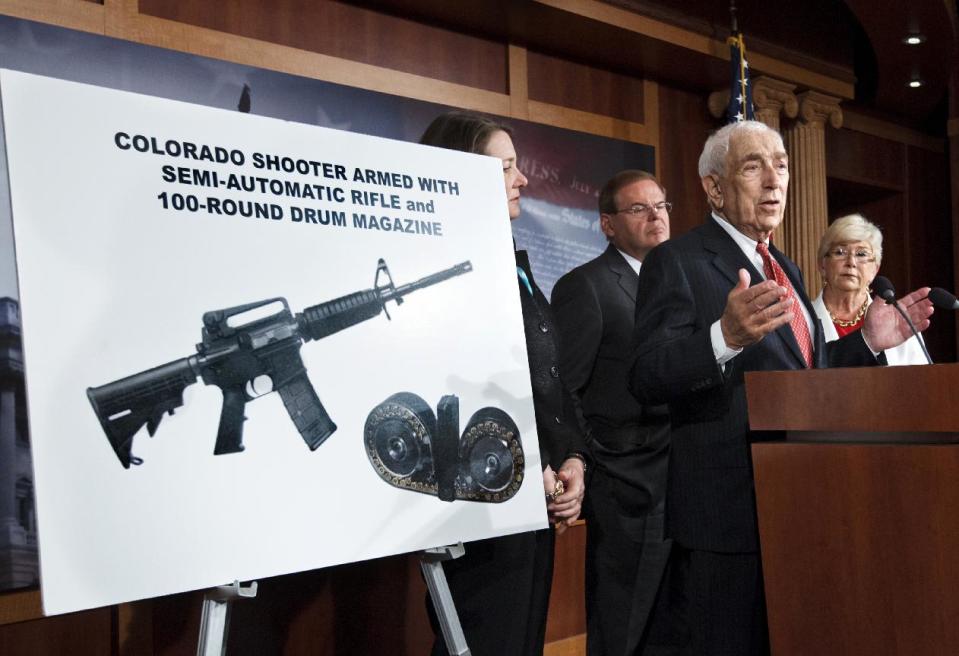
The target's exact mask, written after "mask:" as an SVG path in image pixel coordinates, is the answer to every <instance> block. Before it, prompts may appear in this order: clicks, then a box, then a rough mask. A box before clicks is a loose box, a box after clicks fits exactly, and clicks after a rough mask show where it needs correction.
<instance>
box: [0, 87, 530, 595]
mask: <svg viewBox="0 0 959 656" xmlns="http://www.w3.org/2000/svg"><path fill="white" fill-rule="evenodd" d="M0 85H2V87H0V88H2V103H3V117H4V122H5V126H6V146H7V154H8V168H9V178H10V191H11V205H12V213H13V218H14V228H15V240H16V255H17V266H18V273H19V280H20V292H21V297H20V302H21V309H22V320H23V336H24V337H23V342H24V351H25V362H26V366H27V372H26V379H27V388H28V397H29V418H30V434H31V439H32V447H33V458H34V468H35V477H36V480H35V483H36V500H37V514H38V521H39V546H40V560H41V584H42V595H43V603H44V610H45V612H46V613H48V614H55V613H63V612H69V611H74V610H79V609H84V608H90V607H96V606H103V605H108V604H113V603H119V602H124V601H129V600H133V599H140V598H147V597H153V596H158V595H164V594H169V593H174V592H178V591H183V590H188V589H198V588H203V587H208V586H213V585H220V584H223V583H227V582H229V581H232V580H234V579H240V580H248V579H253V578H259V577H265V576H271V575H276V574H281V573H286V572H293V571H301V570H306V569H313V568H317V567H324V566H329V565H334V564H338V563H344V562H351V561H357V560H363V559H369V558H375V557H380V556H385V555H388V554H394V553H403V552H409V551H415V550H418V549H422V548H426V547H431V546H437V545H442V544H447V543H452V542H456V541H458V540H475V539H481V538H485V537H490V536H494V535H500V534H506V533H512V532H518V531H524V530H530V529H534V528H541V527H543V526H545V508H544V500H543V493H542V486H541V483H540V480H541V477H540V461H539V455H538V448H537V440H536V432H535V422H534V416H533V408H532V395H531V390H530V382H529V373H528V367H527V358H526V346H525V341H524V338H523V328H522V316H521V309H520V303H519V298H518V295H517V279H516V273H515V263H514V261H513V253H512V241H511V235H510V229H509V221H508V217H507V213H506V202H505V200H506V199H505V194H504V189H503V174H502V168H501V165H500V163H499V162H498V161H497V160H494V159H491V158H486V157H479V156H475V155H468V154H465V153H458V152H454V151H447V150H441V149H434V148H427V147H423V146H418V145H415V144H409V143H404V142H397V141H391V140H386V139H380V138H374V137H368V136H361V135H356V134H351V133H347V132H340V131H336V130H329V129H324V128H318V127H313V126H306V125H301V124H296V123H290V122H284V121H279V120H275V119H268V118H263V117H257V116H250V115H246V114H241V113H237V112H229V111H223V110H219V109H212V108H206V107H200V106H195V105H190V104H187V103H181V102H175V101H170V100H163V99H158V98H153V97H149V96H142V95H137V94H132V93H127V92H121V91H114V90H107V89H103V88H99V87H94V86H88V85H83V84H77V83H73V82H65V81H60V80H54V79H50V78H44V77H38V76H32V75H28V74H23V73H16V72H12V71H8V70H4V71H2V72H0ZM117 132H125V133H127V134H129V135H144V136H146V137H147V138H150V137H155V138H156V139H157V141H158V142H159V144H160V145H161V147H162V144H163V143H164V142H165V141H166V140H167V139H174V140H176V141H178V142H181V143H182V142H193V143H195V144H198V145H199V144H206V145H209V146H210V147H213V146H221V147H224V148H227V149H237V150H240V151H241V152H243V153H244V155H245V164H244V165H243V166H240V167H238V166H235V165H233V164H215V163H210V162H205V161H194V160H189V159H184V158H183V157H170V156H168V155H156V154H152V153H149V152H148V153H141V152H136V151H134V150H133V149H130V150H121V149H120V148H118V147H117V146H116V144H115V141H114V138H115V134H116V133H117ZM124 143H125V142H124ZM255 152H259V153H270V154H275V155H279V156H283V157H290V158H293V159H305V160H314V161H320V162H330V163H335V164H342V165H344V166H345V167H346V171H347V177H348V180H346V181H343V180H332V179H324V178H322V177H319V178H318V177H314V176H312V175H308V176H303V175H298V174H287V173H283V172H278V171H264V170H257V169H255V168H254V167H253V166H252V154H253V153H255ZM164 165H173V166H176V167H179V166H183V167H187V168H195V169H203V170H213V171H217V172H218V175H219V177H220V179H221V181H222V180H225V178H226V176H227V175H228V174H229V173H237V174H245V175H254V176H263V177H268V178H274V179H279V180H294V181H298V182H301V183H313V184H320V185H324V186H337V187H340V188H342V189H344V191H345V194H346V197H347V202H345V203H335V202H324V201H315V200H307V199H296V198H286V197H280V196H274V195H272V194H270V193H246V192H236V191H229V190H226V189H224V188H222V187H221V188H218V189H210V188H204V187H198V186H191V185H185V184H180V183H172V184H171V183H167V182H164V180H163V178H162V173H161V167H162V166H164ZM356 168H360V169H367V168H369V169H375V170H377V171H389V172H395V173H400V174H406V175H409V176H412V178H413V179H414V181H415V180H416V179H417V177H418V176H423V177H431V178H439V179H444V180H451V181H455V182H456V183H458V185H459V195H449V194H441V193H427V192H421V191H419V189H418V185H416V184H414V189H402V188H401V189H394V188H390V187H383V186H377V185H371V184H365V183H360V182H354V181H353V172H354V170H355V169H356ZM353 189H357V190H362V191H372V192H382V193H383V194H385V195H386V196H390V195H391V194H396V195H398V196H400V198H401V202H402V203H403V204H404V206H405V203H406V201H408V200H412V201H423V202H427V201H433V203H434V206H435V213H432V214H428V213H418V212H413V211H407V210H406V209H402V210H389V211H384V210H381V209H379V208H371V207H359V206H354V205H353V204H352V203H350V202H349V198H350V191H351V190H353ZM164 192H166V193H167V194H168V198H170V197H171V195H172V194H173V193H180V194H194V195H196V196H197V198H198V199H199V200H200V201H201V202H203V201H204V199H205V198H206V197H208V196H214V197H219V198H233V199H236V200H240V199H242V200H253V201H260V202H268V203H274V204H276V205H280V206H282V208H283V212H284V218H283V219H282V220H279V221H274V220H269V219H256V218H244V217H240V216H217V215H213V214H210V213H208V212H207V211H204V210H200V211H197V212H189V211H176V210H173V209H163V207H162V204H161V201H160V200H159V199H158V195H159V194H161V193H164ZM293 205H297V206H303V207H312V208H319V209H330V210H336V211H342V212H345V213H346V217H347V218H346V226H345V227H335V226H323V225H311V224H305V223H294V222H292V221H291V220H290V212H289V210H290V207H291V206H293ZM353 212H365V213H367V214H375V215H376V216H378V217H379V216H383V215H387V216H391V217H393V216H396V217H401V218H404V219H405V218H412V219H423V220H427V221H438V222H440V223H441V224H442V236H439V237H437V236H426V235H415V234H405V233H399V232H386V231H377V230H369V229H360V228H354V227H352V214H353ZM380 257H382V258H384V259H385V260H386V262H387V264H388V265H389V267H390V270H391V272H392V274H393V278H394V280H395V282H396V284H397V285H402V284H405V283H408V282H412V281H413V280H416V279H418V278H421V277H423V276H426V275H428V274H431V273H434V272H436V271H439V270H441V269H445V268H447V267H450V266H452V265H454V264H456V263H458V262H461V261H464V260H470V261H471V262H472V265H473V271H472V272H471V273H467V274H465V275H462V276H458V277H455V278H452V279H449V280H447V281H445V282H442V283H439V284H437V285H435V286H433V287H429V288H426V289H423V290H420V291H417V292H414V293H413V294H411V295H409V296H407V297H406V299H405V302H404V303H403V304H402V305H401V306H397V305H396V304H395V303H390V304H389V308H388V309H389V312H390V314H391V316H392V321H389V320H387V319H386V317H385V316H384V315H383V314H381V315H380V316H379V317H376V318H373V319H370V320H368V321H366V322H363V323H361V324H358V325H356V326H354V327H352V328H349V329H346V330H344V331H342V332H339V333H336V334H334V335H332V336H330V337H328V338H326V339H323V340H320V341H313V342H307V343H305V344H304V345H303V347H302V349H301V355H302V357H303V361H304V363H305V365H306V368H307V372H308V375H309V378H310V380H311V382H312V383H313V386H314V387H315V389H316V391H317V394H318V395H319V397H320V400H321V401H322V402H323V404H324V406H325V407H326V409H327V411H328V412H329V414H330V416H331V417H332V419H333V420H334V421H335V422H336V423H337V425H338V430H337V431H336V432H335V433H334V434H333V435H332V436H331V437H330V438H329V439H328V440H327V441H326V442H325V443H324V444H323V445H322V446H320V447H319V448H318V449H317V450H316V451H314V452H311V451H310V450H309V449H308V448H307V446H306V445H305V444H304V442H303V440H302V439H301V437H300V436H299V433H298V432H297V431H296V428H295V427H294V425H293V422H292V421H291V420H290V418H289V416H288V415H287V413H286V411H285V409H284V406H283V403H282V401H281V399H280V398H279V395H278V394H275V393H274V394H268V395H266V396H264V397H262V398H259V399H257V400H255V401H252V402H250V403H248V404H247V406H246V411H245V415H246V417H247V421H245V422H244V425H243V429H244V434H243V442H244V445H245V447H246V450H245V451H244V452H242V453H237V454H228V455H221V456H214V455H213V445H214V441H215V437H216V430H217V424H218V420H219V412H220V406H221V402H222V400H221V399H222V397H221V394H220V392H219V390H218V389H216V388H215V387H212V386H206V385H204V384H203V383H202V380H198V381H197V383H196V384H194V385H192V386H190V387H188V388H187V391H186V394H185V397H184V405H183V407H181V408H179V409H178V410H177V411H176V414H175V415H173V416H172V417H171V416H169V415H165V416H164V418H163V420H162V422H161V423H160V426H159V428H158V430H157V432H156V435H155V436H154V437H153V438H152V439H151V438H149V437H147V434H146V430H145V429H143V430H141V431H140V432H139V433H138V434H137V436H136V438H135V439H134V443H133V453H134V455H136V456H138V457H141V458H143V460H144V463H143V465H141V466H139V467H136V466H134V467H131V468H130V469H129V470H126V469H124V468H123V467H122V466H121V465H120V462H119V461H118V459H117V457H116V455H115V454H114V452H113V450H112V449H111V447H110V445H109V443H108V440H107V437H106V435H105V434H104V432H103V430H102V428H101V427H100V425H99V423H98V421H97V419H96V416H95V414H94V412H93V410H92V408H91V406H90V403H89V401H88V400H87V396H86V389H87V388H88V387H91V386H100V385H104V384H106V383H109V382H112V381H115V380H118V379H120V378H124V377H126V376H129V375H131V374H134V373H138V372H141V371H145V370H147V369H150V368H152V367H155V366H157V365H160V364H163V363H166V362H170V361H172V360H177V359H179V358H183V357H186V356H189V355H192V354H194V353H195V344H196V343H197V342H199V341H200V329H201V317H202V315H203V313H204V312H206V311H209V310H214V309H222V308H227V307H231V306H234V305H239V304H243V303H249V302H253V301H258V300H263V299H267V298H271V297H276V296H282V297H285V298H286V299H287V301H288V303H289V305H290V309H291V310H292V311H293V312H299V311H302V310H303V309H305V308H306V307H309V306H312V305H315V304H317V303H320V302H323V301H327V300H330V299H333V298H335V297H338V296H341V295H344V294H348V293H351V292H354V291H359V290H362V289H368V288H370V287H372V284H373V276H374V272H375V268H376V263H377V260H378V258H380ZM401 391H407V392H412V393H414V394H417V395H419V396H421V397H423V398H424V399H425V400H426V402H427V403H428V404H429V405H430V406H431V407H433V408H434V409H435V407H436V403H437V402H438V401H439V399H440V397H441V396H443V395H445V394H455V395H457V396H458V397H459V400H460V429H461V430H462V428H463V427H464V426H465V424H466V422H467V420H468V418H469V417H470V415H472V414H473V413H474V412H475V411H476V410H479V409H480V408H482V407H484V406H494V407H498V408H501V409H502V410H504V411H505V412H507V413H508V414H509V415H510V416H511V417H512V418H513V420H514V421H515V422H516V424H517V426H518V427H519V430H520V434H521V436H522V441H523V446H524V449H525V454H526V472H525V475H526V480H525V482H524V484H523V485H522V487H521V488H520V490H519V492H518V494H517V495H516V496H515V497H514V498H512V499H510V500H509V501H507V502H505V503H502V504H487V503H476V502H466V501H455V502H453V503H446V502H443V501H440V500H439V499H438V498H436V497H433V496H428V495H424V494H419V493H416V492H411V491H406V490H399V489H397V488H394V487H391V486H390V485H388V484H387V483H386V482H384V481H383V480H382V479H380V478H379V476H378V475H377V474H376V472H375V471H374V469H373V467H372V466H371V465H370V462H369V460H368V459H367V456H366V453H365V450H364V445H363V426H364V422H365V420H366V417H367V414H368V413H369V412H370V411H371V410H372V409H373V407H374V406H376V405H377V404H378V403H380V402H382V401H383V400H385V399H386V398H387V397H388V396H390V395H391V394H394V393H396V392H401Z"/></svg>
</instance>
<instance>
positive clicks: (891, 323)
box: [862, 287, 933, 351]
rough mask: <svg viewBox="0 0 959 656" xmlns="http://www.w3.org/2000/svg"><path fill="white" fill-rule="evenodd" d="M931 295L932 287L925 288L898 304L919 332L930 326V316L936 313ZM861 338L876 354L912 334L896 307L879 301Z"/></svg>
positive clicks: (873, 304)
mask: <svg viewBox="0 0 959 656" xmlns="http://www.w3.org/2000/svg"><path fill="white" fill-rule="evenodd" d="M928 296H929V288H928V287H922V288H920V289H917V290H916V291H914V292H912V293H911V294H906V295H905V296H903V297H902V298H900V299H899V305H901V306H902V309H903V310H904V311H905V312H906V314H907V315H909V319H910V320H911V321H912V323H913V325H915V326H916V330H918V331H920V332H921V331H923V330H925V329H926V328H928V327H929V317H931V316H932V312H933V307H932V301H930V300H929V298H928ZM862 336H863V339H865V340H866V344H867V345H868V346H869V348H871V349H872V350H873V351H885V350H886V349H889V348H893V347H894V346H899V345H900V344H902V343H903V342H904V341H906V340H907V339H909V338H910V337H912V331H911V330H910V329H909V325H908V324H907V323H906V322H905V320H903V318H902V316H900V314H899V312H898V311H897V310H896V308H894V307H893V306H892V305H889V304H887V303H886V302H885V301H883V300H881V299H877V300H876V301H875V302H874V303H872V304H871V305H870V306H869V310H868V311H867V312H866V319H865V322H864V323H863V326H862Z"/></svg>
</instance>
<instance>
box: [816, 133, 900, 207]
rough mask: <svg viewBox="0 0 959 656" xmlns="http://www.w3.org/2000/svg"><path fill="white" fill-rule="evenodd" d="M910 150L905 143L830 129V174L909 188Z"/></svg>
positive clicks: (827, 163) (873, 183)
mask: <svg viewBox="0 0 959 656" xmlns="http://www.w3.org/2000/svg"><path fill="white" fill-rule="evenodd" d="M905 158H906V153H905V149H904V147H903V145H902V144H901V143H898V142H895V141H891V140H889V139H885V138H882V137H877V136H874V135H871V134H866V133H865V132H859V131H856V130H851V129H848V128H846V127H843V128H840V129H838V130H826V175H827V176H828V177H830V178H837V179H841V180H847V181H849V182H854V183H859V184H866V185H870V186H873V187H881V188H885V189H889V190H894V191H905V189H906V179H905V166H906V162H905Z"/></svg>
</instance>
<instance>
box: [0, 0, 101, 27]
mask: <svg viewBox="0 0 959 656" xmlns="http://www.w3.org/2000/svg"><path fill="white" fill-rule="evenodd" d="M110 1H111V0H106V2H110ZM0 12H2V13H4V14H6V15H8V16H14V17H16V18H23V19H26V20H32V21H37V22H40V23H47V24H49V25H58V26H60V27H68V28H70V29H73V30H80V31H82V32H93V33H96V34H103V21H104V9H103V3H102V2H90V1H87V0H2V2H0Z"/></svg>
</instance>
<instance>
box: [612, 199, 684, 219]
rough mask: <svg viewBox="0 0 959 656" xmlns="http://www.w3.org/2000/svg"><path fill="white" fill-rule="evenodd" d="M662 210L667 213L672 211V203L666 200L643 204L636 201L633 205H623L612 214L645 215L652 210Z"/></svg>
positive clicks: (657, 211)
mask: <svg viewBox="0 0 959 656" xmlns="http://www.w3.org/2000/svg"><path fill="white" fill-rule="evenodd" d="M663 210H665V211H666V213H667V214H669V213H670V212H672V211H673V204H672V203H669V202H667V201H665V200H664V201H663V202H661V203H656V204H655V205H643V204H642V203H636V204H635V205H630V206H629V207H624V208H623V209H621V210H616V211H615V212H614V214H631V215H632V216H647V215H649V214H651V213H653V212H656V213H659V212H662V211H663Z"/></svg>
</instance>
